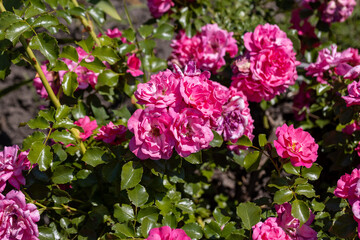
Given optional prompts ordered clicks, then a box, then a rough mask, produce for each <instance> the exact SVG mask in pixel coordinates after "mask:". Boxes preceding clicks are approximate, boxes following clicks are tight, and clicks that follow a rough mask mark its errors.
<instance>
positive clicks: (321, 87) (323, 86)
mask: <svg viewBox="0 0 360 240" xmlns="http://www.w3.org/2000/svg"><path fill="white" fill-rule="evenodd" d="M331 88H332V87H331V86H330V85H328V84H318V85H317V86H316V95H317V96H321V95H323V94H324V93H326V92H327V91H329V90H330V89H331Z"/></svg>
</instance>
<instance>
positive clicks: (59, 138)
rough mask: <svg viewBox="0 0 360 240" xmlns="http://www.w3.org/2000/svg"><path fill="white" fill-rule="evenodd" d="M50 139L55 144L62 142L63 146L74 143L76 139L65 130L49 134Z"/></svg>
mask: <svg viewBox="0 0 360 240" xmlns="http://www.w3.org/2000/svg"><path fill="white" fill-rule="evenodd" d="M50 138H51V139H53V140H54V141H55V142H62V143H63V144H65V145H68V144H69V143H74V142H76V139H75V138H74V137H73V136H72V135H71V133H70V132H68V131H66V130H61V131H59V130H56V131H55V132H53V133H51V135H50Z"/></svg>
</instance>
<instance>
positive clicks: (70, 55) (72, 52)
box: [59, 46, 79, 63]
mask: <svg viewBox="0 0 360 240" xmlns="http://www.w3.org/2000/svg"><path fill="white" fill-rule="evenodd" d="M59 57H61V58H67V59H70V60H71V61H74V62H76V63H77V62H78V61H79V56H78V53H77V51H76V49H75V48H74V47H73V46H65V47H64V48H63V50H62V52H61V54H60V56H59Z"/></svg>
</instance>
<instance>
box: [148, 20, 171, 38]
mask: <svg viewBox="0 0 360 240" xmlns="http://www.w3.org/2000/svg"><path fill="white" fill-rule="evenodd" d="M173 35H174V27H173V26H172V25H170V24H168V23H163V24H161V25H160V26H159V27H157V28H155V33H154V35H153V37H154V38H160V39H165V40H171V39H172V38H173Z"/></svg>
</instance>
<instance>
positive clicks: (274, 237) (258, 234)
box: [252, 217, 291, 240]
mask: <svg viewBox="0 0 360 240" xmlns="http://www.w3.org/2000/svg"><path fill="white" fill-rule="evenodd" d="M252 230H253V234H252V239H253V240H291V238H290V237H289V236H288V235H287V234H286V232H285V231H284V230H283V229H282V228H281V227H280V226H279V225H278V223H277V221H276V218H274V217H270V218H268V219H266V220H265V222H259V223H257V224H256V225H255V226H253V227H252Z"/></svg>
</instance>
